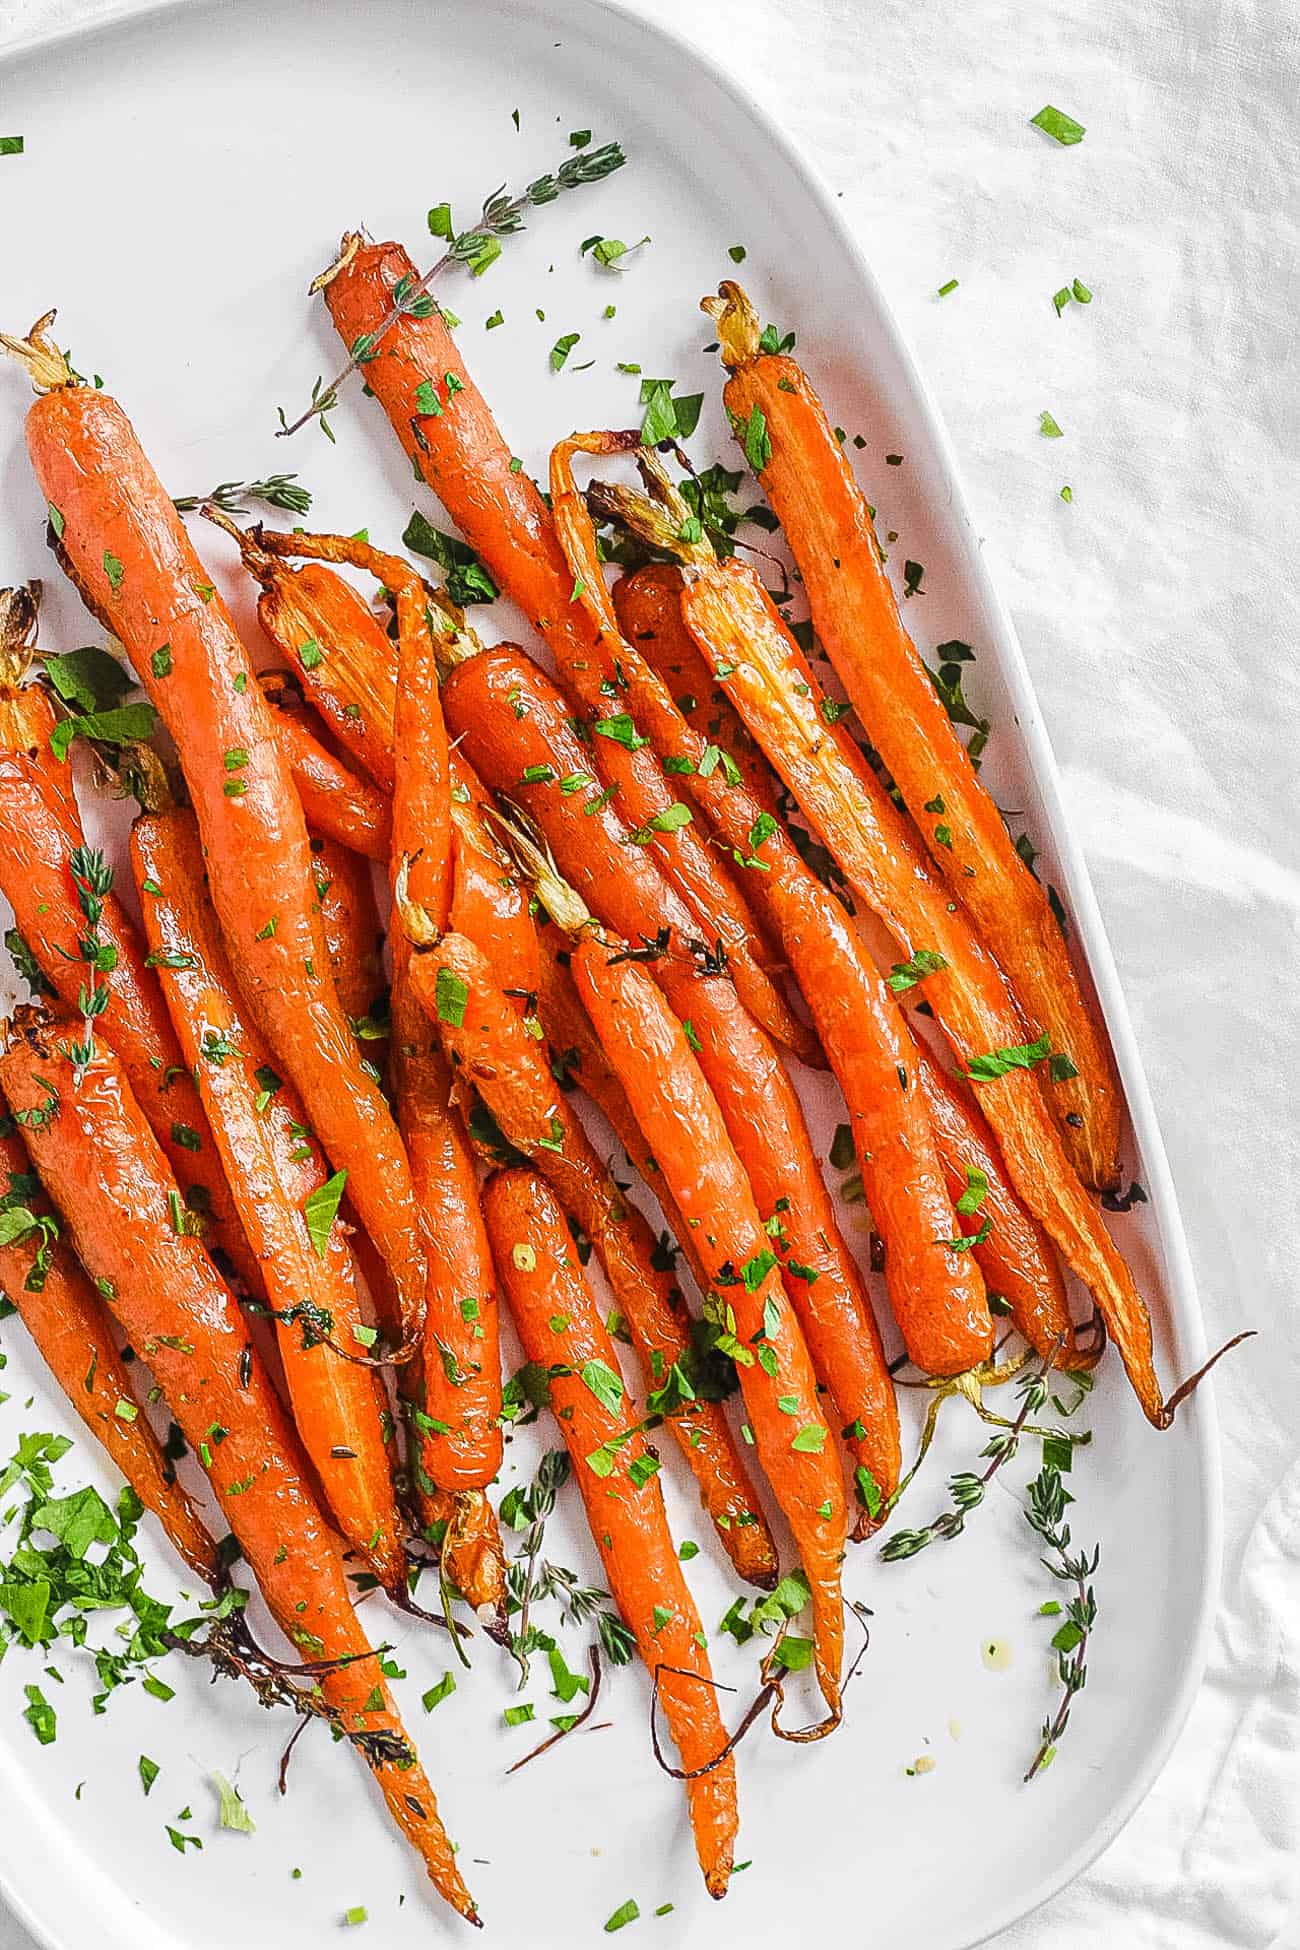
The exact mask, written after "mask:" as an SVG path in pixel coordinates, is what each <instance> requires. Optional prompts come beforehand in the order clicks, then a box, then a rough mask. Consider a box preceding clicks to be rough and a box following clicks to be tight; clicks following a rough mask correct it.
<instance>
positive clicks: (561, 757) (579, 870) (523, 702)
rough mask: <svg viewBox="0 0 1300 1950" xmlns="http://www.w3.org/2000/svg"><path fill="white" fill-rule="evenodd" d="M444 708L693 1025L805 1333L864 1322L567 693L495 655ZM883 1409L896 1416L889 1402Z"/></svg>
mask: <svg viewBox="0 0 1300 1950" xmlns="http://www.w3.org/2000/svg"><path fill="white" fill-rule="evenodd" d="M443 705H444V709H445V711H446V713H447V717H448V722H449V724H450V726H451V729H452V730H453V732H455V733H456V734H458V735H459V736H460V738H461V742H462V744H463V746H464V748H465V749H466V750H467V751H468V753H469V755H470V757H471V758H472V759H473V761H474V763H475V765H476V767H477V768H478V770H479V771H480V773H482V774H483V776H484V777H485V778H486V779H487V781H488V782H489V783H490V784H491V785H494V786H496V787H497V788H498V790H500V791H502V792H505V793H508V794H509V795H510V796H511V797H512V798H514V799H515V800H517V801H518V802H519V803H520V804H521V805H522V806H523V807H524V808H525V809H526V811H527V812H528V813H529V814H530V815H531V816H532V818H533V819H534V820H535V821H536V822H537V825H538V826H539V827H540V828H541V830H542V831H543V833H544V834H545V836H546V839H547V841H548V842H549V844H550V847H551V849H552V851H553V853H554V854H555V857H556V861H557V863H558V865H559V868H560V871H561V873H562V875H563V876H564V878H565V879H566V880H568V881H569V882H570V883H571V884H572V885H573V886H574V887H575V888H576V889H577V891H578V892H579V893H580V894H581V895H582V897H583V899H584V900H585V901H586V902H587V904H588V906H589V907H590V908H591V909H592V911H593V913H595V914H597V915H598V916H599V917H600V918H601V919H602V920H603V921H605V922H606V923H607V925H608V926H609V927H610V928H611V929H612V930H614V931H615V932H616V933H618V934H620V935H621V936H623V937H624V938H625V939H626V940H628V941H631V942H633V943H638V942H641V943H644V944H645V946H644V948H642V949H638V952H641V953H644V955H645V958H646V959H645V966H646V968H647V969H648V971H649V973H650V974H651V975H652V976H653V977H654V979H655V981H656V982H658V983H659V985H660V987H661V988H662V989H663V991H664V993H665V995H666V996H667V998H668V1000H669V1002H670V1003H671V1005H672V1007H673V1010H674V1013H675V1014H676V1015H677V1016H678V1017H679V1019H681V1020H682V1021H683V1022H689V1023H690V1024H691V1033H692V1034H693V1035H694V1037H695V1039H696V1041H697V1042H698V1044H699V1052H698V1053H699V1058H700V1063H701V1065H702V1066H703V1069H704V1072H705V1075H706V1076H707V1077H708V1079H709V1083H710V1085H711V1086H712V1088H713V1091H714V1093H715V1094H716V1096H717V1099H718V1102H719V1105H720V1106H721V1108H722V1113H723V1116H724V1117H725V1119H726V1122H727V1129H728V1132H729V1134H730V1137H731V1141H732V1143H733V1144H734V1146H735V1147H736V1150H737V1152H738V1153H739V1155H740V1158H741V1161H742V1163H743V1164H744V1166H745V1170H746V1173H747V1175H748V1177H749V1181H750V1184H751V1186H752V1187H753V1190H754V1195H755V1197H756V1198H757V1199H758V1202H759V1208H760V1210H761V1211H762V1213H763V1214H764V1216H765V1217H766V1218H768V1219H776V1218H777V1217H778V1216H779V1218H780V1223H781V1238H780V1244H781V1248H782V1258H783V1259H788V1261H789V1262H790V1263H791V1264H792V1265H795V1266H802V1267H805V1268H807V1269H810V1270H811V1271H812V1272H813V1273H814V1274H815V1275H816V1278H815V1280H813V1281H811V1282H810V1281H809V1280H807V1279H806V1278H801V1277H799V1276H797V1275H795V1274H791V1276H790V1280H789V1293H790V1298H791V1300H792V1302H793V1304H794V1306H795V1307H796V1309H797V1310H798V1311H799V1312H800V1317H801V1320H802V1321H804V1322H805V1323H806V1324H805V1328H804V1331H805V1333H807V1334H808V1335H809V1337H810V1339H811V1337H812V1336H813V1334H814V1333H815V1332H816V1325H815V1318H814V1313H813V1310H812V1301H813V1300H814V1299H815V1300H816V1302H817V1310H818V1312H820V1311H821V1310H822V1309H823V1308H825V1309H827V1310H828V1314H829V1313H830V1312H836V1313H839V1315H840V1318H842V1319H843V1318H849V1317H851V1314H850V1313H849V1312H846V1311H844V1310H851V1312H852V1314H857V1315H858V1316H859V1317H863V1315H864V1313H865V1310H866V1309H867V1308H868V1307H869V1302H867V1301H866V1300H865V1298H864V1297H863V1288H862V1275H861V1273H860V1272H859V1270H858V1268H857V1265H856V1263H855V1261H854V1259H853V1256H852V1254H851V1253H850V1252H849V1249H848V1246H847V1245H846V1244H845V1242H844V1240H843V1238H842V1237H841V1235H840V1232H839V1228H838V1225H837V1221H836V1217H835V1212H834V1208H833V1206H832V1204H831V1200H830V1196H829V1194H828V1192H827V1190H826V1185H825V1182H824V1180H823V1178H822V1173H821V1166H820V1163H819V1161H818V1158H817V1156H816V1153H815V1152H814V1150H813V1147H812V1140H811V1138H810V1137H809V1134H808V1127H807V1125H806V1123H805V1121H804V1115H803V1110H802V1106H801V1105H800V1102H799V1099H798V1096H797V1095H796V1093H795V1090H794V1087H793V1085H792V1084H791V1082H790V1079H789V1077H788V1075H787V1074H786V1071H785V1068H784V1066H783V1065H782V1063H781V1059H780V1057H779V1056H778V1054H777V1052H776V1050H775V1049H774V1048H773V1046H772V1044H771V1043H770V1042H769V1041H768V1039H767V1038H766V1037H765V1036H764V1035H763V1033H762V1031H761V1030H760V1029H759V1028H758V1026H757V1024H756V1023H755V1022H754V1021H753V1019H752V1017H750V1016H749V1014H748V1013H747V1012H746V1011H745V1010H744V1009H743V1008H742V1007H741V1006H740V1004H739V1002H738V1000H737V997H736V992H735V990H734V988H733V987H732V985H731V983H730V982H729V981H727V979H726V975H725V970H724V969H720V965H719V963H718V961H717V958H716V955H714V954H713V953H712V952H711V950H712V944H705V943H702V942H700V941H699V940H698V938H694V939H693V938H692V925H691V919H690V916H689V914H687V912H686V910H685V909H684V907H683V906H682V903H681V902H680V901H679V900H678V899H677V898H676V896H675V895H674V893H673V891H672V889H671V887H669V886H668V885H667V883H666V882H665V881H664V880H663V878H662V876H661V875H660V874H659V872H658V870H657V868H656V866H655V863H654V861H653V860H652V859H650V858H649V857H648V855H647V853H646V850H645V849H644V848H643V847H638V846H633V845H629V844H628V835H627V832H626V829H625V828H624V827H623V826H622V825H621V824H620V822H619V820H618V818H617V815H616V814H615V812H614V809H613V807H612V806H610V805H609V804H608V802H607V800H606V797H605V795H604V794H602V793H601V792H599V791H598V790H597V789H596V782H595V780H594V779H593V777H592V774H591V772H590V770H589V769H588V757H587V752H586V748H585V746H584V745H583V744H582V743H581V741H580V740H579V738H578V737H577V735H576V733H575V732H574V730H573V724H572V712H571V710H570V709H569V707H568V703H567V699H566V698H565V697H564V695H563V693H562V692H560V691H559V690H558V689H557V688H556V686H555V685H553V684H552V683H551V682H550V680H549V679H548V678H547V677H545V676H544V675H543V673H542V672H541V671H539V670H538V669H537V668H536V666H535V665H533V664H531V663H530V662H529V661H528V659H527V658H526V657H524V656H523V654H522V653H521V652H519V651H515V650H512V649H510V648H508V647H503V646H500V645H498V646H497V647H496V648H495V649H493V650H490V651H485V652H483V653H482V654H481V655H479V656H475V657H471V658H470V659H469V660H468V661H466V662H465V663H462V664H460V665H458V666H457V668H456V669H454V670H453V671H452V672H451V674H450V675H449V676H448V677H447V678H446V680H445V681H444V686H443ZM521 712H522V715H520V713H521ZM652 1148H653V1147H652ZM884 1400H885V1408H886V1410H888V1394H887V1393H886V1394H885V1398H884ZM878 1426H879V1428H880V1430H881V1432H882V1440H881V1442H880V1446H879V1447H878V1449H877V1451H876V1458H875V1460H874V1461H872V1462H870V1463H868V1465H867V1466H868V1467H869V1468H870V1469H871V1470H872V1472H873V1474H874V1472H875V1469H876V1467H877V1464H879V1467H880V1470H881V1477H883V1478H884V1479H885V1480H887V1479H888V1477H889V1475H890V1473H891V1464H890V1460H889V1459H890V1454H891V1451H893V1445H894V1442H895V1441H896V1437H893V1436H891V1434H890V1430H891V1427H892V1415H888V1414H886V1415H885V1416H884V1417H883V1418H882V1419H881V1420H880V1422H879V1424H878ZM868 1434H870V1428H868ZM893 1452H894V1453H895V1454H896V1451H893ZM892 1468H893V1469H895V1470H896V1468H897V1463H896V1461H895V1463H894V1464H893V1465H892ZM881 1477H877V1479H876V1480H877V1482H878V1483H879V1482H880V1481H881Z"/></svg>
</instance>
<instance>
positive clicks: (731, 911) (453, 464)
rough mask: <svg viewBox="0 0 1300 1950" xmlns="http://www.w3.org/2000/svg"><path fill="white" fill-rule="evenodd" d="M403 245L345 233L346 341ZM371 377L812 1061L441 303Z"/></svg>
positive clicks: (412, 318) (401, 433) (400, 330)
mask: <svg viewBox="0 0 1300 1950" xmlns="http://www.w3.org/2000/svg"><path fill="white" fill-rule="evenodd" d="M414 275H415V273H414V267H413V266H412V264H411V261H410V259H409V258H408V257H407V255H406V252H405V251H404V250H402V249H401V247H400V246H399V245H397V244H368V243H366V242H364V241H363V240H362V239H360V238H359V237H347V238H345V239H344V241H343V245H342V248H341V251H340V255H339V259H338V261H337V263H336V265H334V266H333V267H332V268H331V270H329V271H327V272H326V273H324V274H323V276H322V277H321V278H319V279H318V280H317V286H318V288H320V289H323V290H324V293H325V301H326V304H327V305H328V307H329V310H330V315H331V317H332V318H333V320H334V323H335V325H336V326H337V328H338V330H339V332H340V333H341V334H342V336H343V339H344V340H345V342H346V343H347V344H348V345H349V346H350V345H352V344H353V343H354V342H355V341H356V340H357V338H358V337H360V336H361V335H362V334H364V333H367V332H371V331H373V330H374V328H375V326H376V325H377V324H378V323H379V321H380V319H381V318H383V317H384V316H385V315H386V314H387V312H388V310H389V307H390V304H391V300H392V291H393V287H394V285H395V284H397V283H398V282H399V280H400V279H402V278H403V277H408V276H409V277H414ZM365 370H366V384H367V385H368V387H369V388H370V390H371V392H372V393H373V394H374V396H375V398H376V399H377V400H378V401H379V402H380V404H381V406H382V407H383V408H384V411H385V412H386V413H387V415H388V417H389V420H390V421H391V423H392V426H393V430H394V432H395V433H396V434H397V436H398V438H399V440H400V441H401V442H402V444H403V446H404V447H405V448H406V451H407V453H408V454H409V455H410V457H411V460H412V463H413V464H414V465H415V467H416V469H417V472H418V478H419V479H421V480H423V481H424V482H426V483H427V485H428V486H429V487H430V488H432V490H433V491H434V493H435V494H436V495H437V496H438V498H439V500H440V501H441V502H442V505H443V507H444V508H445V509H446V510H447V512H448V514H449V515H450V516H451V518H452V520H453V521H454V522H455V523H456V525H457V527H458V528H459V529H460V531H461V533H462V534H463V535H464V536H465V539H466V540H467V541H468V542H469V544H470V546H471V547H472V548H473V549H474V550H475V551H476V552H477V554H478V555H479V556H481V558H482V560H483V562H484V563H485V565H486V567H487V569H488V570H489V572H490V573H491V575H492V577H493V578H494V580H495V581H496V583H497V584H498V585H499V586H500V587H501V588H502V589H503V590H504V591H505V593H506V594H507V595H508V596H510V597H511V598H512V600H513V601H514V602H516V603H517V604H518V605H519V607H520V608H521V609H522V610H523V612H524V614H525V616H526V617H527V618H528V620H529V622H530V623H532V624H533V626H534V627H535V628H536V629H537V630H538V631H539V632H540V634H541V635H542V636H543V637H544V638H545V640H546V643H547V645H548V646H549V648H550V649H551V651H552V652H553V654H554V656H555V659H556V662H557V664H558V665H559V668H560V670H561V672H562V673H563V675H564V677H565V679H566V681H567V682H568V683H569V684H570V685H571V687H572V688H573V690H574V691H575V692H576V693H577V695H578V696H579V698H580V699H581V700H582V703H583V705H584V707H585V709H586V711H587V712H588V713H589V714H590V716H591V718H592V720H593V723H594V724H595V726H596V730H597V743H596V747H595V766H596V770H597V771H599V772H600V774H601V776H602V779H603V780H604V781H605V783H607V784H609V785H615V786H617V789H618V793H619V804H620V807H621V809H622V811H623V813H624V815H625V817H626V818H627V819H628V821H629V823H630V824H631V825H632V826H633V828H634V829H635V830H637V831H642V830H644V831H645V833H646V835H647V839H646V844H647V845H648V846H649V847H650V848H651V850H652V851H653V852H654V854H655V856H656V858H657V860H658V862H659V864H660V866H661V867H662V868H663V870H664V872H665V873H666V874H667V876H668V877H669V879H670V880H671V882H672V884H673V885H674V886H675V887H676V889H677V892H678V893H679V895H680V896H681V898H682V899H683V900H684V901H685V902H686V904H687V906H688V907H689V908H690V910H691V912H692V913H693V915H694V916H695V922H696V927H697V931H699V932H702V933H703V934H705V935H706V936H707V937H708V939H710V940H721V941H722V942H723V944H724V945H725V947H726V949H727V953H728V955H729V957H730V959H731V963H732V969H733V973H734V976H735V980H736V985H737V988H738V989H739V991H740V993H741V996H742V998H743V1000H744V1002H745V1005H746V1007H747V1008H749V1009H750V1010H751V1011H752V1012H753V1014H754V1016H755V1017H756V1019H757V1020H758V1021H759V1022H761V1023H762V1024H763V1026H764V1027H765V1028H766V1029H767V1030H768V1032H769V1033H770V1034H771V1035H773V1036H775V1037H776V1039H777V1040H778V1041H779V1042H782V1043H784V1044H786V1045H787V1046H788V1047H790V1048H793V1049H795V1050H796V1051H797V1052H798V1053H800V1054H806V1055H808V1056H809V1057H810V1058H811V1059H812V1060H814V1061H815V1060H816V1051H815V1048H814V1047H813V1046H812V1045H811V1042H810V1039H809V1037H808V1035H807V1031H806V1029H805V1027H804V1025H803V1024H802V1023H801V1022H800V1021H799V1019H798V1018H797V1017H796V1016H794V1015H793V1014H792V1012H791V1010H790V1008H789V1006H788V1004H787V1003H786V1002H785V999H784V998H783V996H781V994H780V993H779V991H778V990H777V989H776V988H775V986H774V985H773V983H772V980H771V978H770V976H769V974H768V973H767V972H766V962H767V961H768V960H769V959H770V953H769V950H768V948H767V946H766V944H765V943H764V941H763V938H762V934H761V930H759V929H758V928H757V926H756V924H755V921H754V917H753V915H752V913H750V911H749V908H748V906H747V903H746V901H745V898H744V894H743V891H742V889H741V888H740V887H739V886H738V885H737V883H736V882H735V880H734V879H733V878H732V877H731V875H730V874H729V873H728V871H727V868H726V866H725V865H724V864H723V863H722V862H721V861H720V860H719V859H718V858H717V857H716V855H714V854H712V853H711V852H710V850H709V849H708V848H707V847H706V846H705V845H703V844H702V842H701V841H700V840H699V838H698V837H697V836H696V834H694V833H693V832H692V830H691V827H690V823H689V820H681V819H680V817H679V815H678V813H677V811H676V809H677V808H678V807H679V805H680V802H679V801H678V800H677V798H676V796H675V794H674V792H673V790H672V782H671V780H669V779H666V778H665V777H664V775H663V772H662V771H661V770H660V767H659V765H658V763H657V762H656V760H655V757H654V754H653V753H652V752H651V751H650V750H648V749H647V748H646V746H645V745H644V744H641V743H639V742H638V741H637V738H636V735H635V732H634V731H632V732H630V733H629V735H627V736H625V737H624V736H604V735H602V734H601V732H600V727H601V725H603V724H608V723H609V722H610V721H612V720H618V719H621V718H623V717H625V716H626V713H624V712H622V711H620V709H619V708H618V699H617V696H616V695H613V694H611V692H610V691H609V689H608V683H609V670H608V668H607V664H608V658H607V654H606V651H605V649H604V647H603V646H602V645H601V644H600V642H599V640H598V638H597V635H596V632H595V631H594V630H593V628H592V626H591V623H590V620H589V619H588V617H587V616H586V615H585V614H584V612H583V609H582V606H581V605H580V604H579V603H578V602H577V601H576V600H575V597H576V594H577V592H576V591H575V590H574V587H573V578H572V576H571V575H570V574H569V572H568V567H567V565H566V563H565V560H564V553H563V550H562V549H561V548H560V546H559V543H558V540H557V538H556V535H555V530H554V526H553V524H552V521H551V517H550V514H549V512H548V510H547V507H546V503H545V502H544V501H543V500H542V497H541V493H540V491H539V490H538V487H537V484H536V482H534V481H533V480H532V479H531V477H530V476H529V475H528V474H526V473H525V472H524V470H523V468H522V467H520V466H519V464H518V462H517V461H516V460H515V458H514V456H512V454H511V452H510V449H509V447H508V446H507V444H506V442H505V440H504V438H503V437H502V434H501V431H500V429H499V427H498V426H497V424H496V421H495V420H494V419H493V417H492V413H491V411H490V409H489V407H488V405H487V402H486V401H485V400H484V398H483V395H482V394H481V393H480V392H479V390H478V387H477V386H476V385H475V384H474V381H473V379H472V378H471V377H470V375H469V373H468V372H467V370H466V368H465V364H464V361H463V359H462V357H461V354H460V352H459V350H458V349H457V346H456V344H455V342H454V341H453V339H452V336H451V334H450V332H449V331H448V330H447V326H446V323H445V321H444V319H443V317H442V314H441V313H440V312H439V311H438V310H437V307H436V306H434V307H431V308H429V309H428V311H427V312H426V311H425V308H424V307H421V308H420V315H419V316H416V315H414V314H410V313H406V314H403V316H402V317H401V318H399V319H398V321H397V322H396V324H394V325H393V326H392V328H391V329H390V330H388V331H387V332H385V334H384V336H383V338H382V340H381V341H380V343H379V344H378V346H377V347H376V348H375V351H374V355H373V357H371V358H368V359H367V361H366V368H365Z"/></svg>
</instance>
